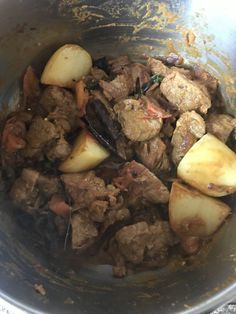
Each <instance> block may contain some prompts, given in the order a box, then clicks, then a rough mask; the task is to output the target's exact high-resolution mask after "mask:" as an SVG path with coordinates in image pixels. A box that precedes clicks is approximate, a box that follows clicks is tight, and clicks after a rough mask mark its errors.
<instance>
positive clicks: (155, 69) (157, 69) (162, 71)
mask: <svg viewBox="0 0 236 314" xmlns="http://www.w3.org/2000/svg"><path fill="white" fill-rule="evenodd" d="M147 65H148V66H149V67H150V69H151V72H152V74H158V75H162V76H164V77H165V76H167V75H168V74H170V73H171V72H172V71H171V69H170V68H168V67H167V66H166V65H164V64H163V63H162V62H161V61H160V60H157V59H154V58H148V60H147Z"/></svg>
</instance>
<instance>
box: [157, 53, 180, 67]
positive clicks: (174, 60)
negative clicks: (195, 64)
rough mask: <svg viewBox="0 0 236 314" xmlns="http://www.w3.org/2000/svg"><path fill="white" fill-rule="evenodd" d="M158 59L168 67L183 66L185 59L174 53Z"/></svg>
mask: <svg viewBox="0 0 236 314" xmlns="http://www.w3.org/2000/svg"><path fill="white" fill-rule="evenodd" d="M157 59H158V60H160V61H162V62H163V63H164V64H165V65H168V66H174V65H181V64H183V63H184V59H183V57H181V56H180V55H177V54H176V53H173V52H171V53H170V54H169V55H167V56H158V57H157Z"/></svg>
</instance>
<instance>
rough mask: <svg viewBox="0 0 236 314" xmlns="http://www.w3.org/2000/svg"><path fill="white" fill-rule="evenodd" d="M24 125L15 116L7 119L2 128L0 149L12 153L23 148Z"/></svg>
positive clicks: (24, 143)
mask: <svg viewBox="0 0 236 314" xmlns="http://www.w3.org/2000/svg"><path fill="white" fill-rule="evenodd" d="M25 134H26V126H25V123H24V122H22V121H21V120H19V119H17V117H16V116H14V117H12V118H10V119H8V120H7V121H6V123H5V126H4V128H3V132H2V137H1V149H2V151H4V152H6V153H9V154H12V153H16V152H17V151H18V150H21V149H23V148H25V146H26V141H25V139H24V138H25Z"/></svg>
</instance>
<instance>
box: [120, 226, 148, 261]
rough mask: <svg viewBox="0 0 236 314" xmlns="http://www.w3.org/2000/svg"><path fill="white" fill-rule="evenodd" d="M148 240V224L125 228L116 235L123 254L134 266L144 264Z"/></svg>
mask: <svg viewBox="0 0 236 314" xmlns="http://www.w3.org/2000/svg"><path fill="white" fill-rule="evenodd" d="M148 238H149V228H148V224H147V223H146V222H138V223H137V224H134V225H130V226H126V227H123V228H122V229H121V230H119V231H118V232H117V233H116V235H115V239H116V241H117V243H118V248H119V250H120V252H121V254H122V255H123V256H124V257H125V260H126V261H128V262H130V263H132V264H140V263H142V261H143V259H144V253H145V248H146V245H147V242H148Z"/></svg>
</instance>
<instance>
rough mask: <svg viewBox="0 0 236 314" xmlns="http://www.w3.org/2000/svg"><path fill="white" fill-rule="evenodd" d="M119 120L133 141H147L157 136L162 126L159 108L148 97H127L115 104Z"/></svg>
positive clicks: (127, 135)
mask: <svg viewBox="0 0 236 314" xmlns="http://www.w3.org/2000/svg"><path fill="white" fill-rule="evenodd" d="M114 111H115V112H116V114H117V117H118V121H119V122H120V124H121V126H122V130H123V132H124V134H125V135H126V137H127V138H128V139H130V140H131V141H146V140H149V139H151V138H153V137H154V136H156V135H157V134H158V133H159V132H160V130H161V127H162V118H161V116H160V110H159V108H157V107H155V105H153V103H152V102H151V101H149V99H148V98H147V97H145V98H142V99H139V100H135V99H131V98H130V99H126V100H124V101H123V102H120V103H118V104H116V105H115V106H114Z"/></svg>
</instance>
